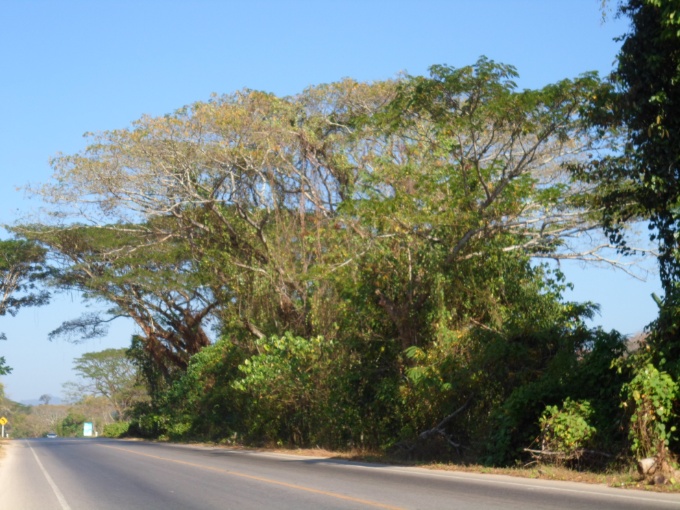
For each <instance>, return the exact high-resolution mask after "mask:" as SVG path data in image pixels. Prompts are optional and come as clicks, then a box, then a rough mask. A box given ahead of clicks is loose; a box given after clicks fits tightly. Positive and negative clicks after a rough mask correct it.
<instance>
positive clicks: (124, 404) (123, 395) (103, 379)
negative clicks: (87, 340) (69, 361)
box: [73, 349, 147, 420]
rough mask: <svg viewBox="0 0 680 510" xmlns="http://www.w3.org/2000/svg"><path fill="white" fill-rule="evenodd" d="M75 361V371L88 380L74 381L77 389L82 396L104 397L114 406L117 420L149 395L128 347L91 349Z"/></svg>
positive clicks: (122, 417) (121, 418) (124, 416)
mask: <svg viewBox="0 0 680 510" xmlns="http://www.w3.org/2000/svg"><path fill="white" fill-rule="evenodd" d="M73 365H74V366H73V369H74V371H75V373H76V374H78V375H79V376H80V377H81V378H82V379H83V380H84V381H85V382H84V383H83V384H75V385H74V386H75V391H76V393H77V394H78V395H79V396H80V397H82V396H85V395H93V396H102V397H104V398H105V399H106V400H108V401H109V403H110V404H111V405H112V406H113V408H114V411H115V413H114V414H115V419H116V420H123V419H124V418H126V415H127V413H128V410H129V409H130V408H131V407H132V406H133V405H134V404H135V403H136V402H138V401H142V400H145V399H146V397H147V395H146V393H145V391H144V388H143V387H142V386H141V384H140V382H139V374H138V372H137V370H136V367H135V364H134V362H133V360H132V359H131V358H129V357H128V355H127V349H106V350H104V351H99V352H88V353H85V354H83V355H82V356H80V357H78V358H76V359H75V360H74V362H73Z"/></svg>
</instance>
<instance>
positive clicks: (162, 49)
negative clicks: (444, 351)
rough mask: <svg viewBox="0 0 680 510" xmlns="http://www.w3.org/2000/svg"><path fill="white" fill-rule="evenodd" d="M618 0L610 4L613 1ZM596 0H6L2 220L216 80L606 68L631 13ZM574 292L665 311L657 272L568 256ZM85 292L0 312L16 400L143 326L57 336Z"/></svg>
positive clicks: (641, 319) (281, 83)
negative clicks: (103, 143) (617, 12)
mask: <svg viewBox="0 0 680 510" xmlns="http://www.w3.org/2000/svg"><path fill="white" fill-rule="evenodd" d="M610 3H613V2H610ZM600 7H601V0H562V1H558V0H475V1H470V0H448V1H444V0H440V1H436V0H418V1H406V0H404V1H399V0H389V1H388V0H308V1H307V0H298V1H294V0H288V1H287V0H278V1H275V0H270V1H263V0H261V1H257V0H240V1H239V0H233V1H227V0H222V1H218V0H214V1H208V0H202V1H201V0H192V1H189V0H186V1H172V0H163V1H161V0H155V1H152V0H134V1H123V0H119V1H103V0H97V1H93V0H85V1H68V0H61V1H48V0H43V1H39V0H33V1H32V0H4V1H3V2H2V9H0V23H1V26H2V28H0V73H2V79H0V98H2V101H1V102H0V105H1V106H0V108H1V110H0V175H2V185H1V186H0V223H9V224H11V223H13V222H15V221H16V220H17V219H19V218H20V217H21V216H22V215H24V214H27V213H28V212H30V211H31V210H32V209H33V208H35V207H36V206H37V204H35V203H33V202H31V201H29V200H27V199H26V197H25V196H24V194H23V192H22V191H20V190H18V189H17V188H19V187H21V186H23V185H25V184H27V183H29V182H32V183H37V182H44V181H46V180H48V179H49V178H50V176H51V169H50V167H49V164H48V160H49V158H50V157H51V156H53V155H55V154H56V153H57V152H64V153H73V152H75V151H78V150H79V149H81V148H82V147H83V146H84V140H83V138H82V134H83V133H84V132H86V131H97V130H106V129H115V128H120V127H125V126H127V125H129V123H130V122H131V121H133V120H135V119H137V118H139V117H140V116H141V115H142V114H151V115H162V114H165V113H169V112H172V111H173V110H175V109H177V108H179V107H181V106H183V105H185V104H188V103H192V102H194V101H198V100H206V99H208V98H209V97H210V94H211V93H213V92H216V93H228V92H233V91H235V90H238V89H241V88H244V87H247V88H251V89H260V90H266V91H270V92H274V93H276V94H279V95H287V94H294V93H296V92H299V91H301V90H303V89H304V88H305V87H307V86H309V85H312V84H319V83H326V82H331V81H335V80H338V79H341V78H343V77H352V78H355V79H358V80H368V81H370V80H380V79H385V78H390V77H394V76H395V75H396V74H397V73H399V72H400V71H406V72H408V73H410V74H424V73H426V72H427V68H428V67H429V66H430V65H432V64H450V65H453V66H464V65H468V64H472V63H474V62H475V61H476V60H477V59H478V57H479V56H481V55H486V56H487V57H489V58H491V59H493V60H496V61H498V62H503V63H507V64H512V65H514V66H516V67H517V69H518V71H519V73H520V79H519V80H518V84H519V86H520V87H521V88H535V87H540V86H543V85H545V84H548V83H551V82H554V81H557V80H559V79H562V78H569V77H575V76H577V75H579V74H581V73H583V72H585V71H590V70H596V71H599V72H600V73H601V74H607V73H608V72H609V71H610V70H611V68H612V65H613V62H614V59H615V56H616V53H617V52H618V48H619V43H617V42H614V41H613V38H614V37H616V36H617V35H621V34H622V33H623V32H625V29H626V26H625V24H624V21H622V20H615V19H613V18H612V17H611V16H609V18H608V19H607V21H606V22H605V23H602V13H601V11H600ZM564 268H565V269H566V271H567V275H568V276H569V278H570V279H571V280H572V281H573V282H574V283H575V285H576V290H575V292H574V293H573V294H571V295H570V296H569V297H570V298H571V299H577V300H591V301H595V302H598V303H600V304H601V306H602V314H601V316H600V317H598V318H597V320H596V321H595V322H594V324H597V325H602V326H603V327H605V328H606V329H611V328H616V329H619V330H620V331H622V332H624V333H635V332H637V331H640V330H641V329H642V328H643V326H645V325H646V324H647V323H649V322H650V321H651V320H652V319H653V318H654V316H655V313H656V311H655V307H654V305H653V302H652V300H651V298H650V297H649V296H650V293H651V292H653V291H657V292H658V288H659V285H658V281H657V279H656V277H651V278H650V280H649V281H648V282H646V283H641V282H639V281H637V280H632V279H631V278H630V277H628V276H627V275H625V274H624V273H621V272H614V271H611V270H606V269H605V270H602V269H599V270H597V269H581V268H579V267H578V266H577V265H567V266H564ZM82 309H83V305H82V304H81V302H80V300H79V298H78V296H66V297H64V298H61V299H59V300H57V301H56V302H55V303H54V304H53V305H50V306H48V307H44V308H40V309H26V310H24V311H22V312H20V314H19V315H18V316H17V317H16V318H12V317H3V318H0V331H5V332H6V333H7V336H8V338H9V340H8V341H7V342H2V343H0V355H4V356H5V357H6V358H7V361H8V363H9V364H10V365H11V366H12V367H14V372H13V373H12V374H11V375H10V376H6V377H4V378H2V380H1V382H2V383H3V384H4V385H5V389H6V392H7V394H8V396H9V397H10V398H12V399H14V400H27V399H37V398H38V397H39V396H40V395H42V394H45V393H48V394H51V395H53V396H59V394H60V392H61V385H62V383H64V382H65V381H68V380H73V379H74V375H73V374H72V373H71V365H72V360H73V358H74V357H77V356H79V355H81V354H82V353H84V352H91V351H97V350H102V349H105V348H109V347H126V346H127V345H128V343H129V337H130V334H131V333H132V331H133V329H132V328H131V326H129V325H126V324H120V325H118V326H116V327H115V328H113V329H112V330H111V332H110V334H109V335H108V337H107V338H105V339H102V340H96V341H90V342H88V343H86V344H83V345H72V344H69V343H66V342H64V341H56V342H49V341H48V340H47V333H48V332H49V331H50V330H52V329H54V328H56V327H57V326H58V325H59V324H60V322H61V321H62V320H64V319H67V318H73V317H76V316H77V315H79V313H80V311H82Z"/></svg>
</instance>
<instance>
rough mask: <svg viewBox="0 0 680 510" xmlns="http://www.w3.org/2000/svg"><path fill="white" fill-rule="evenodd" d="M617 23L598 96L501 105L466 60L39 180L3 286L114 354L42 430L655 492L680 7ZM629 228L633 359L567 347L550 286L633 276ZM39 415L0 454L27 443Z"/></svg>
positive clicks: (174, 126) (255, 112) (328, 93)
mask: <svg viewBox="0 0 680 510" xmlns="http://www.w3.org/2000/svg"><path fill="white" fill-rule="evenodd" d="M620 11H621V14H622V15H624V16H628V17H630V19H631V21H632V28H631V32H630V34H628V35H627V36H626V38H625V39H624V44H623V47H622V50H621V55H620V58H619V64H618V67H617V69H616V70H615V72H614V74H613V75H612V76H611V77H610V78H608V79H601V78H600V77H598V76H597V75H595V74H592V73H586V74H583V75H581V76H579V77H577V78H574V79H565V80H563V81H560V82H558V83H555V84H551V85H548V86H546V87H544V88H542V89H538V90H518V88H517V87H516V85H515V83H514V81H513V80H514V79H516V77H517V72H516V70H515V69H514V68H513V67H512V66H508V65H504V64H499V63H496V62H493V61H491V60H488V59H486V58H480V59H479V60H478V61H477V62H476V63H474V64H473V65H470V66H468V67H463V68H452V67H449V66H443V65H438V66H433V67H432V68H431V69H430V74H429V75H428V76H404V77H400V78H398V79H395V80H388V81H384V82H373V83H360V82H356V81H354V80H351V79H347V80H344V81H341V82H337V83H330V84H325V85H317V86H311V87H309V88H308V89H306V90H305V91H303V92H301V93H300V94H298V95H295V96H292V97H277V96H275V95H273V94H267V93H263V92H258V91H252V90H243V91H239V92H236V93H233V94H228V95H224V96H215V97H214V98H212V99H211V100H210V101H207V102H197V103H194V104H192V105H189V106H186V107H184V108H181V109H179V110H178V111H176V112H175V113H173V114H170V115H166V116H163V117H143V118H141V119H139V120H137V121H136V122H134V123H133V125H132V126H131V127H130V128H127V129H119V130H113V131H107V132H102V133H97V134H92V135H90V139H89V145H88V146H87V148H86V149H84V150H83V151H82V152H80V153H77V154H72V155H62V156H59V157H57V158H55V159H54V161H53V167H54V170H55V177H56V178H55V180H54V181H52V182H48V183H45V184H44V186H41V187H38V188H36V189H34V190H33V192H35V193H36V194H38V195H40V196H41V197H42V198H43V199H44V200H45V201H46V203H48V204H49V205H50V207H51V208H52V212H53V219H54V221H53V222H51V223H45V222H43V223H36V224H22V225H15V226H13V227H11V229H10V230H11V231H12V232H13V233H14V235H15V236H16V238H17V240H16V241H7V242H15V243H16V242H20V243H24V244H22V246H26V247H30V249H31V251H30V252H27V253H30V254H31V257H33V256H34V255H35V254H37V255H38V260H37V262H36V264H35V265H34V266H31V267H29V268H28V269H27V270H26V271H25V272H23V273H20V274H19V278H26V281H27V282H33V280H36V279H37V278H40V279H46V281H47V282H48V283H49V285H50V289H51V290H52V291H53V292H58V291H62V290H66V291H77V292H80V293H82V295H83V296H84V297H85V299H86V300H89V301H91V302H93V303H98V304H102V305H103V306H104V307H105V308H101V307H100V309H104V310H105V311H103V312H101V313H88V314H86V315H83V316H81V317H75V318H72V319H69V320H67V321H65V322H64V323H63V324H62V325H61V326H60V327H59V328H58V329H56V330H55V331H54V332H52V333H51V336H52V337H65V338H68V339H71V340H85V339H89V338H95V337H98V336H101V335H105V334H106V332H107V329H106V327H107V324H108V323H109V322H110V321H111V320H114V319H115V318H117V317H127V318H130V319H132V320H133V321H134V322H135V324H136V325H137V328H138V331H139V333H138V334H137V335H136V336H135V337H134V338H132V339H131V345H130V348H129V349H128V350H127V351H125V352H122V351H116V352H106V351H105V352H103V353H90V354H87V355H85V356H83V357H82V358H80V359H79V360H76V368H77V371H78V372H79V373H80V375H81V376H82V377H83V379H84V381H86V382H85V383H83V384H75V385H73V386H71V389H73V390H74V391H75V393H76V396H75V398H72V399H71V400H72V401H73V402H75V403H76V404H75V405H72V406H70V407H68V409H65V410H64V413H65V415H64V416H60V417H59V418H55V419H56V420H57V421H55V423H54V428H55V430H57V431H58V432H59V433H60V434H62V435H74V434H76V432H75V431H76V430H77V429H78V427H79V426H80V425H82V422H83V421H85V417H86V416H87V417H91V416H97V417H98V418H97V419H98V420H99V421H98V424H99V425H98V426H100V428H101V431H102V432H103V433H106V434H109V435H112V436H123V435H127V436H137V437H145V438H152V439H164V440H177V441H213V442H216V443H219V444H225V445H251V446H253V445H254V446H257V445H266V446H279V447H283V446H286V447H293V448H308V447H321V448H327V449H331V450H339V451H353V450H361V451H370V452H375V453H377V454H379V455H381V458H389V459H393V460H399V461H402V462H450V463H454V464H455V465H456V466H459V467H462V466H473V465H474V466H479V465H484V466H495V467H503V468H507V467H512V466H532V468H531V469H535V470H536V471H532V472H539V471H542V472H543V473H546V472H551V473H558V472H561V470H562V469H565V468H569V469H571V470H572V471H570V472H577V473H585V472H587V471H590V472H597V473H608V472H612V471H613V470H618V471H620V472H628V470H629V469H631V466H633V467H634V468H635V466H639V469H640V470H641V473H642V475H641V478H640V479H641V480H644V482H645V483H655V484H657V485H669V486H673V487H675V486H676V484H677V481H678V474H677V472H676V468H677V464H676V460H677V457H676V454H677V453H678V451H680V449H679V447H680V445H679V444H678V436H677V434H676V427H677V426H678V410H679V409H680V406H679V404H678V385H677V381H678V380H679V379H680V361H679V360H680V340H679V339H680V335H679V332H678V328H679V327H680V312H679V310H680V309H679V308H678V302H679V301H678V296H680V294H679V293H678V281H679V277H680V262H679V261H680V256H679V253H680V252H679V251H678V248H679V247H678V239H680V236H679V235H678V227H679V226H680V216H679V215H680V210H679V209H678V207H677V204H678V198H679V197H678V193H679V191H678V190H680V186H678V172H679V168H680V160H679V154H678V150H679V149H678V147H680V146H678V144H677V139H678V136H679V135H680V125H678V124H676V123H677V122H680V121H678V120H677V119H679V118H680V116H678V115H677V113H678V111H679V110H680V108H679V105H680V103H678V101H680V95H679V94H678V90H679V89H678V85H677V83H678V81H677V79H678V77H677V76H676V74H677V72H678V65H677V64H678V57H677V55H678V54H680V53H679V50H680V35H678V34H680V31H679V30H678V27H677V26H676V23H677V21H676V20H677V19H680V17H678V16H677V14H678V12H680V7H678V3H677V2H657V1H655V0H629V1H628V2H624V3H623V4H622V5H621V6H620ZM651 57H654V58H651ZM649 66H651V67H652V68H648V67H649ZM650 77H651V78H650ZM640 222H648V223H649V225H650V229H651V230H650V231H651V232H652V234H651V241H652V243H651V244H652V245H653V248H654V251H655V252H656V255H658V264H659V268H660V274H661V279H662V284H663V289H664V296H663V297H657V298H656V299H657V302H658V305H659V317H658V319H657V320H656V321H655V322H654V323H652V324H650V325H649V327H648V330H647V331H646V332H645V335H644V336H643V337H642V338H641V339H639V341H638V342H635V343H632V342H630V341H629V339H627V338H625V337H623V336H622V335H621V334H620V333H618V332H617V331H603V330H601V329H598V328H591V327H589V326H588V325H587V324H588V323H587V321H588V319H590V318H592V317H593V315H594V314H595V313H597V305H596V304H593V303H589V302H585V303H575V302H569V301H566V300H565V299H564V297H563V296H564V291H565V290H566V289H567V288H568V287H569V283H568V282H566V281H565V279H564V276H563V275H562V273H561V272H560V270H559V263H556V262H559V261H560V260H564V259H569V260H574V259H576V260H581V261H583V262H584V263H599V264H609V265H613V266H616V267H618V268H619V269H621V270H623V271H628V272H635V271H636V266H635V263H636V262H637V261H639V259H641V260H642V261H643V262H644V260H645V259H648V258H649V257H650V256H654V255H650V254H649V253H648V252H646V251H644V250H640V249H638V248H634V246H635V244H634V241H633V238H632V237H631V234H630V232H629V229H630V227H631V226H633V225H634V224H639V223H640ZM2 243H4V242H0V244H2ZM0 253H1V251H0ZM31 260H33V259H31ZM8 267H9V266H8ZM2 268H3V266H1V265H0V269H2ZM31 278H33V280H32V279H31ZM7 281H9V280H3V285H5V286H7V283H5V282H7ZM36 281H37V280H36ZM8 290H9V293H8V294H7V295H9V294H11V293H13V292H14V293H15V294H16V295H21V289H18V288H17V289H13V288H12V287H8ZM47 298H48V296H47V295H42V294H39V295H37V297H36V298H35V299H37V300H41V299H42V300H46V299H47ZM18 304H23V303H21V302H18ZM28 304H31V303H28ZM36 304H37V303H36ZM3 313H4V312H3V309H2V308H0V314H3ZM7 369H9V368H8V367H5V366H4V360H2V358H0V371H1V370H7ZM112 374H117V375H119V376H120V377H112ZM88 406H90V407H88ZM97 406H99V407H97ZM40 407H42V406H34V407H33V408H31V409H29V410H25V409H24V410H21V409H20V410H18V411H17V410H15V411H13V412H17V413H18V415H23V416H25V418H22V419H23V420H24V422H23V424H20V423H15V427H19V426H23V427H24V429H22V430H25V432H24V433H25V434H27V435H28V434H33V433H34V432H35V433H41V432H37V430H38V429H37V428H36V429H31V428H30V426H32V425H30V424H31V423H32V421H31V420H32V418H31V416H33V417H37V415H38V414H39V412H40ZM48 407H50V408H54V407H55V406H48ZM52 410H53V411H56V408H55V409H52ZM90 419H91V418H90ZM50 426H52V424H50ZM575 476H582V477H587V475H585V474H578V475H575ZM598 476H600V475H598ZM624 483H625V482H624Z"/></svg>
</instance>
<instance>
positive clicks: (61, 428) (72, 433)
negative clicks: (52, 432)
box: [56, 411, 87, 437]
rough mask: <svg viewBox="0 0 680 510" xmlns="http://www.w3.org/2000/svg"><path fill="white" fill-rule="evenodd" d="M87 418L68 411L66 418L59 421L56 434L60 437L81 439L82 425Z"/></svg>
mask: <svg viewBox="0 0 680 510" xmlns="http://www.w3.org/2000/svg"><path fill="white" fill-rule="evenodd" d="M86 421H87V418H86V417H85V416H84V415H83V414H80V413H78V412H77V411H69V413H68V414H67V415H66V417H65V418H64V419H63V420H62V421H61V423H60V424H59V425H58V427H57V430H56V432H57V434H59V435H60V436H62V437H82V436H83V424H84V423H85V422H86Z"/></svg>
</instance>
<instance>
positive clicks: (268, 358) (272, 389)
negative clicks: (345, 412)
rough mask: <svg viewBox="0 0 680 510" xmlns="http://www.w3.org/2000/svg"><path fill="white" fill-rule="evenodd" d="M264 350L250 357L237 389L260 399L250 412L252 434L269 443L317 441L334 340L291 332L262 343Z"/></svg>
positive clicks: (242, 370)
mask: <svg viewBox="0 0 680 510" xmlns="http://www.w3.org/2000/svg"><path fill="white" fill-rule="evenodd" d="M256 345H257V348H258V351H259V354H256V355H254V356H252V357H251V358H249V359H246V360H245V361H244V362H243V363H242V364H241V365H240V366H239V370H240V371H241V373H242V377H241V378H240V379H238V380H236V381H235V382H234V387H235V388H236V389H238V390H239V391H241V392H243V393H245V394H246V395H247V397H246V398H247V400H250V401H252V402H256V405H254V406H252V408H251V410H250V412H249V420H248V421H249V427H248V430H249V432H250V433H252V434H254V436H255V437H259V438H261V439H264V440H266V441H271V442H275V441H277V440H279V439H285V440H287V441H290V442H291V443H292V444H295V445H303V444H305V443H307V441H310V440H311V441H313V440H314V438H315V436H316V434H317V433H318V427H320V426H322V424H323V421H322V420H323V418H324V416H323V411H322V410H321V409H320V408H321V407H323V406H324V404H326V403H327V401H328V391H329V390H330V387H329V385H328V379H327V377H328V372H329V366H330V364H331V363H332V360H333V344H332V342H328V341H326V340H325V339H324V338H323V337H314V338H310V339H306V338H301V337H297V336H294V335H293V334H291V333H286V334H284V335H283V336H280V337H276V336H273V337H269V338H263V339H260V340H258V341H257V343H256Z"/></svg>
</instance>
